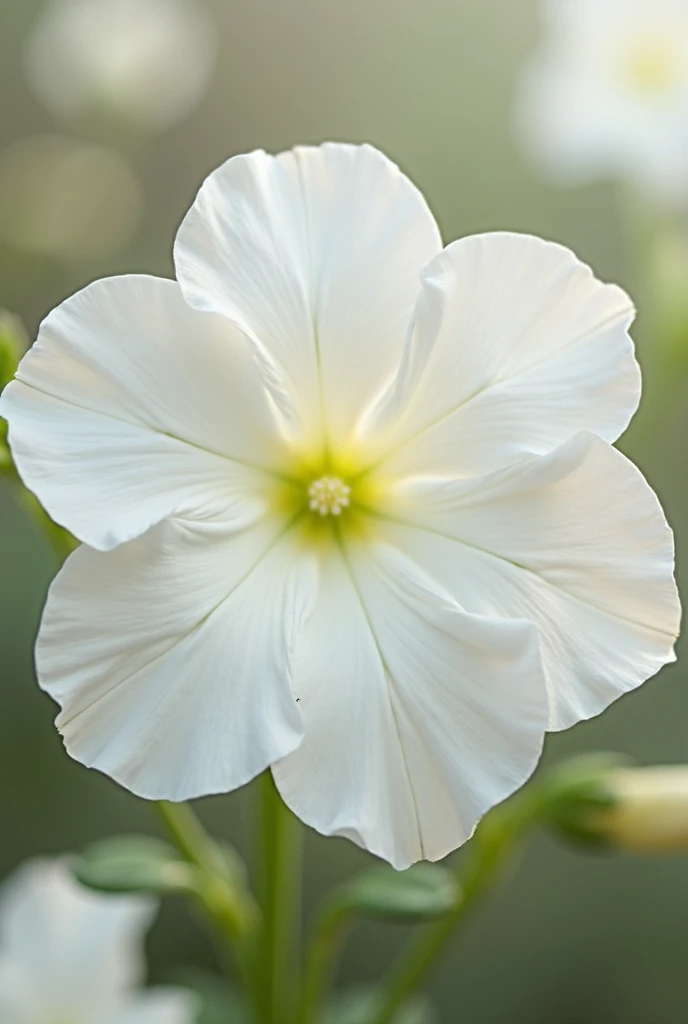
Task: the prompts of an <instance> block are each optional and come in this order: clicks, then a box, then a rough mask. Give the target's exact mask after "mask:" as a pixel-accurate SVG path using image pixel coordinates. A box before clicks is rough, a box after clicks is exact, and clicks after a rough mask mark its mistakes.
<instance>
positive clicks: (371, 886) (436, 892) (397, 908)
mask: <svg viewBox="0 0 688 1024" xmlns="http://www.w3.org/2000/svg"><path fill="white" fill-rule="evenodd" d="M343 897H344V902H346V903H348V905H349V906H350V907H351V909H352V910H354V911H357V912H358V913H360V914H365V915H366V916H369V917H377V918H387V919H393V920H402V921H429V920H433V919H434V918H438V917H443V916H444V915H445V914H448V913H449V912H450V911H451V910H453V909H454V908H455V907H456V906H457V904H458V902H459V900H460V899H461V891H460V889H459V886H458V883H457V881H456V878H455V877H454V875H453V874H452V872H451V871H448V870H447V869H446V868H442V867H440V866H439V865H437V864H414V865H413V867H410V868H408V870H407V871H394V870H393V869H392V868H388V867H382V866H381V867H375V868H371V869H370V870H368V871H364V872H363V873H362V874H360V875H358V876H357V877H356V878H354V879H353V880H352V881H351V882H350V883H349V885H348V886H346V888H345V890H344V893H343Z"/></svg>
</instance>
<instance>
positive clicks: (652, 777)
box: [588, 765, 688, 854]
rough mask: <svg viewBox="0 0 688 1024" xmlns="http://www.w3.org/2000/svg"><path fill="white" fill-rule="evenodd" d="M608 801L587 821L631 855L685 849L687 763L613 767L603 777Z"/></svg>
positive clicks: (687, 830) (687, 835)
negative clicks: (606, 804) (608, 803)
mask: <svg viewBox="0 0 688 1024" xmlns="http://www.w3.org/2000/svg"><path fill="white" fill-rule="evenodd" d="M604 781H605V787H606V788H607V790H608V792H609V794H610V796H611V798H612V803H611V804H610V806H609V807H607V808H604V809H603V810H598V811H595V812H594V814H592V815H591V816H590V817H589V818H588V825H589V826H590V827H591V828H592V829H593V830H594V831H595V832H597V833H598V834H599V835H601V836H603V837H604V838H605V839H607V840H608V841H609V842H611V843H613V844H614V845H615V846H618V847H621V848H622V849H625V850H630V851H632V852H634V853H648V854H657V853H688V766H687V765H656V766H652V767H649V768H615V769H613V770H612V771H611V772H609V774H608V775H607V776H606V778H605V780H604Z"/></svg>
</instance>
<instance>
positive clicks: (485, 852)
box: [371, 790, 541, 1024]
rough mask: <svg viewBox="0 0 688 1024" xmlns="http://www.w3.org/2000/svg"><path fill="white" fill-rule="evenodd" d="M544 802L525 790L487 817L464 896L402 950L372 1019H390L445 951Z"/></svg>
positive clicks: (464, 877)
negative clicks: (441, 917) (449, 910)
mask: <svg viewBox="0 0 688 1024" xmlns="http://www.w3.org/2000/svg"><path fill="white" fill-rule="evenodd" d="M540 807H541V805H540V802H539V799H537V797H536V798H535V799H533V797H532V796H531V794H529V793H528V792H527V791H525V790H524V791H522V792H521V793H519V794H518V795H517V796H516V797H513V798H512V799H511V800H510V801H509V802H508V803H506V804H502V805H501V806H499V807H496V808H494V810H492V811H491V812H490V813H489V814H488V815H486V817H485V818H483V820H482V822H481V823H480V825H479V826H478V828H477V829H476V832H475V835H474V836H473V838H472V840H471V842H470V845H469V847H468V849H467V851H466V852H467V855H468V863H467V864H466V868H465V870H464V871H463V872H462V873H461V874H460V878H459V881H460V884H461V893H462V898H461V900H460V901H459V903H458V904H457V906H456V908H455V909H454V910H453V911H452V912H451V913H450V914H448V915H447V916H446V917H444V918H443V919H442V920H441V921H439V922H437V924H433V925H428V926H427V927H426V928H424V929H423V931H422V932H420V933H419V934H418V935H417V936H416V937H415V938H414V939H412V940H411V941H410V943H409V945H408V946H407V948H406V950H405V951H403V952H402V954H401V956H400V958H399V959H398V961H397V963H396V964H395V965H394V966H393V967H392V969H391V971H390V972H389V974H388V976H387V978H386V980H385V981H384V982H383V985H382V991H381V995H380V998H379V1002H378V1005H377V1009H376V1013H375V1014H374V1016H373V1017H372V1019H371V1024H392V1021H393V1020H394V1017H395V1015H396V1014H397V1011H398V1010H400V1009H401V1007H402V1006H403V1005H404V1003H405V1002H406V1001H407V999H408V998H409V997H410V996H411V995H412V994H413V993H414V992H415V991H416V990H417V989H418V988H419V987H420V985H421V984H422V983H423V982H424V981H425V979H426V977H427V976H428V974H429V973H430V972H431V970H432V969H433V968H434V966H435V964H436V963H437V961H438V959H439V958H440V956H441V955H442V954H443V953H444V952H445V951H446V948H447V946H448V944H449V942H450V940H451V939H452V938H453V937H454V935H455V933H456V931H457V929H458V928H459V927H460V926H461V925H462V924H464V923H465V921H466V919H467V918H468V916H469V911H470V910H471V909H472V908H473V906H474V904H475V903H477V902H478V900H479V898H480V897H481V896H482V895H484V894H485V893H486V892H487V890H488V889H489V888H490V887H491V885H492V884H493V882H494V881H495V878H496V876H497V874H498V872H499V869H500V868H501V867H502V865H503V864H504V862H505V860H506V858H507V855H508V854H509V853H510V852H511V850H512V849H513V846H514V843H515V842H516V840H517V839H518V838H519V837H520V836H521V835H522V833H523V832H524V831H525V830H526V828H527V827H528V826H529V825H530V824H531V823H532V822H533V821H534V820H535V819H536V818H537V816H538V814H539V811H540Z"/></svg>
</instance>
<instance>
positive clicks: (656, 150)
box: [517, 0, 688, 201]
mask: <svg viewBox="0 0 688 1024" xmlns="http://www.w3.org/2000/svg"><path fill="white" fill-rule="evenodd" d="M544 12H545V16H546V31H545V37H544V39H543V42H542V44H541V47H540V51H539V52H538V53H536V54H535V56H534V58H533V59H532V61H531V63H530V65H529V67H528V68H527V70H526V74H525V76H524V81H523V89H522V94H521V97H520V102H519V105H518V108H517V116H518V127H519V131H520V133H521V135H522V137H523V140H524V143H525V145H526V146H527V147H528V149H529V150H530V151H531V152H532V155H533V157H534V158H535V159H536V160H539V161H541V163H542V165H543V167H544V168H546V169H547V170H549V171H550V172H551V173H552V174H554V175H555V176H558V177H564V178H568V179H569V180H572V181H576V180H580V181H582V180H586V179H588V178H593V177H595V176H599V175H607V176H612V177H619V178H622V179H625V180H629V181H630V182H632V183H633V184H634V185H636V186H638V187H640V188H641V189H643V190H647V191H648V192H650V193H652V194H653V195H655V196H656V197H658V198H661V199H668V200H670V201H681V200H686V199H688V0H545V2H544Z"/></svg>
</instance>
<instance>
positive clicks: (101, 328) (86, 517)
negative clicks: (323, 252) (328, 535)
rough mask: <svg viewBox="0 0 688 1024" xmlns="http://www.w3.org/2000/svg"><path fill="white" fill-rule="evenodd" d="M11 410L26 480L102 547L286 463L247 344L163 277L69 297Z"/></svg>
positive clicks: (239, 493)
mask: <svg viewBox="0 0 688 1024" xmlns="http://www.w3.org/2000/svg"><path fill="white" fill-rule="evenodd" d="M0 412H2V415H3V416H5V417H6V418H7V420H8V423H9V436H10V443H11V446H12V451H13V454H14V457H15V460H16V463H17V466H18V469H19V472H20V473H21V475H22V478H23V480H24V482H25V483H26V485H27V486H28V487H29V488H30V489H31V490H32V491H34V492H35V493H36V494H37V495H38V497H39V499H40V500H41V502H42V503H43V504H44V505H45V507H46V509H47V510H48V512H49V513H50V515H51V516H52V517H53V518H54V519H55V520H56V521H57V522H59V523H61V524H62V525H64V526H65V527H67V529H69V530H71V531H72V532H73V533H74V534H76V536H77V537H79V539H80V540H83V541H85V542H86V543H88V544H90V545H91V546H92V547H96V548H104V549H108V548H111V547H114V546H115V545H116V544H118V543H121V542H122V541H126V540H129V539H131V538H132V537H135V536H138V535H139V534H141V533H143V532H144V531H145V530H146V529H148V527H149V526H150V525H151V524H153V523H156V522H158V521H160V520H161V519H162V518H164V517H165V516H167V515H170V514H173V513H177V512H183V511H185V510H188V509H190V508H194V509H197V508H199V507H200V508H202V507H204V505H205V504H206V503H208V502H210V503H212V502H213V501H214V500H215V498H216V497H220V498H223V497H224V498H226V497H227V496H228V495H229V494H233V495H234V496H235V497H236V498H237V499H239V498H243V497H244V496H249V497H251V496H252V491H253V490H255V486H259V480H260V476H261V475H260V474H259V473H258V472H257V470H255V469H253V468H252V467H253V466H259V467H262V468H263V469H266V470H272V469H273V468H274V467H275V465H281V463H282V461H283V458H282V457H281V452H282V448H281V445H282V442H281V439H280V436H279V434H278V432H277V428H276V425H275V421H274V418H273V415H272V413H271V410H270V407H269V404H268V399H267V396H266V394H265V392H264V389H263V387H262V384H261V382H260V378H259V375H258V374H257V372H256V369H255V366H254V365H253V361H252V359H251V357H250V354H249V353H248V350H247V347H246V344H245V341H244V339H243V338H242V337H241V335H240V334H239V333H238V332H237V331H236V330H234V329H233V328H232V327H231V325H229V324H228V323H227V322H226V320H225V319H224V318H222V317H215V316H211V315H208V314H201V313H198V312H195V311H194V310H192V309H191V308H190V307H189V306H188V305H187V304H186V302H184V299H183V297H182V294H181V291H180V289H179V286H178V285H176V284H175V283H174V282H172V281H163V280H160V279H157V278H152V277H121V278H112V279H109V280H104V281H98V282H96V283H95V284H92V285H89V287H87V288H85V289H84V290H83V291H81V292H78V293H77V294H76V295H75V296H73V297H72V298H70V299H67V300H66V302H63V303H62V305H61V306H58V308H57V309H55V310H54V311H53V312H52V313H51V314H50V315H49V316H48V317H47V318H46V320H45V321H44V322H43V324H42V325H41V329H40V331H39V335H38V340H37V341H36V344H35V345H34V346H33V348H32V349H31V350H30V351H29V353H28V354H27V355H26V356H25V357H24V359H23V360H22V362H21V364H20V366H19V370H18V372H17V380H16V381H15V382H13V383H11V384H10V385H9V386H8V387H7V388H6V389H5V391H4V393H3V395H2V399H1V401H0ZM246 464H248V465H246ZM242 509H243V511H246V509H245V508H244V507H243V503H242Z"/></svg>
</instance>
